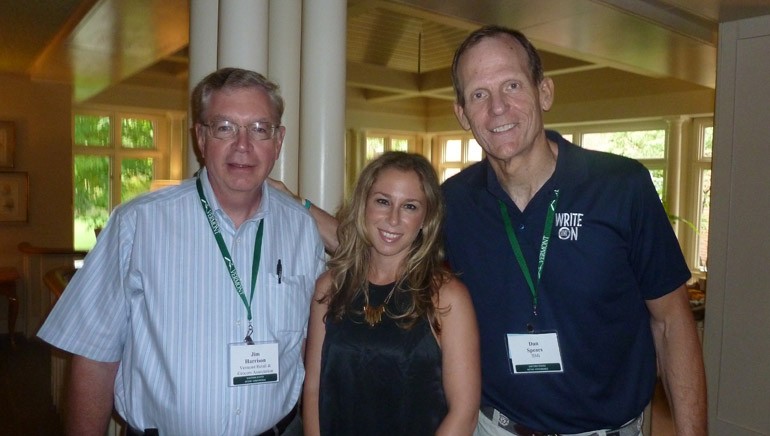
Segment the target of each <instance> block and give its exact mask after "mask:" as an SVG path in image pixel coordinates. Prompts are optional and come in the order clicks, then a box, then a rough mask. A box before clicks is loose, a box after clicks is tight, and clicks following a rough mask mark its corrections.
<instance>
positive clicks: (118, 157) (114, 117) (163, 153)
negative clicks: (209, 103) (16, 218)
mask: <svg viewBox="0 0 770 436" xmlns="http://www.w3.org/2000/svg"><path fill="white" fill-rule="evenodd" d="M78 116H95V117H108V118H109V119H110V132H109V142H108V144H106V145H104V146H85V145H81V144H76V143H75V119H76V117H78ZM123 119H142V120H150V121H151V122H152V125H153V142H154V147H153V148H128V147H123V145H122V127H123V126H122V120H123ZM70 125H71V126H72V130H71V150H72V154H71V162H70V165H71V166H72V167H74V165H75V158H76V156H86V157H90V156H94V157H103V158H107V160H108V167H109V174H107V177H108V179H107V180H108V182H107V183H108V186H109V189H108V191H109V192H108V193H107V196H108V200H107V201H108V205H107V208H108V210H107V213H108V214H111V213H112V211H113V210H114V209H115V207H117V206H118V205H119V204H120V203H121V195H122V193H121V191H122V180H121V173H122V164H123V161H125V160H128V159H144V158H151V159H152V166H153V180H158V179H169V178H170V177H172V176H173V177H176V178H179V177H180V175H181V174H182V171H183V166H184V159H185V154H186V148H187V144H188V130H187V127H186V125H187V114H186V113H183V112H178V111H162V110H154V109H139V108H127V107H120V106H106V105H105V106H102V105H82V106H75V107H73V108H72V117H71V124H70ZM70 183H71V184H72V185H73V186H74V184H75V172H74V171H73V172H72V180H71V181H70ZM74 195H75V192H74V191H73V196H74ZM74 201H75V199H74V198H73V203H74ZM72 213H73V215H72V222H73V224H74V223H75V209H74V208H73V210H72ZM75 239H76V238H75ZM74 242H75V243H76V244H81V245H82V244H83V242H82V241H80V242H78V241H74ZM86 245H88V244H87V243H86ZM75 248H77V249H81V248H83V247H82V246H80V245H76V247H75Z"/></svg>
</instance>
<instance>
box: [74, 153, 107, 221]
mask: <svg viewBox="0 0 770 436" xmlns="http://www.w3.org/2000/svg"><path fill="white" fill-rule="evenodd" d="M109 186H110V161H109V158H107V157H103V156H82V155H81V156H75V220H76V221H81V222H83V223H85V224H86V226H87V227H88V228H90V229H95V228H99V227H103V226H104V223H106V222H107V218H108V216H109V210H110V208H109V203H110V192H109Z"/></svg>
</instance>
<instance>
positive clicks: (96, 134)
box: [75, 115, 110, 147]
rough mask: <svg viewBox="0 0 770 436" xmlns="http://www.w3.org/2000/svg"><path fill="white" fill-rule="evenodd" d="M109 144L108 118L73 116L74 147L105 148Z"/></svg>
mask: <svg viewBox="0 0 770 436" xmlns="http://www.w3.org/2000/svg"><path fill="white" fill-rule="evenodd" d="M109 144H110V117H103V116H99V115H75V145H82V146H86V147H106V146H108V145H109Z"/></svg>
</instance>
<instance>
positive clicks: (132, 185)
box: [73, 110, 168, 250]
mask: <svg viewBox="0 0 770 436" xmlns="http://www.w3.org/2000/svg"><path fill="white" fill-rule="evenodd" d="M164 123H165V119H164V118H163V117H160V116H156V115H148V114H133V113H123V112H115V111H88V110H76V111H75V115H74V119H73V126H74V127H73V132H74V138H73V174H74V180H73V183H74V197H75V198H74V206H75V207H74V209H75V210H74V213H75V216H74V240H75V244H74V245H75V249H77V250H88V249H90V248H91V247H93V244H94V243H95V232H94V231H95V229H99V228H101V227H103V226H104V224H105V223H106V222H107V218H108V217H109V214H110V212H111V211H112V209H113V208H114V207H115V206H117V205H118V204H120V203H122V202H125V201H128V200H130V199H132V198H134V197H136V196H137V195H139V194H141V193H144V192H147V191H148V190H149V188H150V183H151V182H152V180H153V179H154V178H156V176H160V178H162V177H165V176H166V174H165V172H164V173H163V174H160V175H159V174H157V172H158V169H159V168H161V166H159V163H162V162H165V161H166V160H167V159H168V151H167V149H168V146H167V144H166V143H165V141H161V140H159V138H160V135H159V133H160V132H162V131H164V126H165V124H164Z"/></svg>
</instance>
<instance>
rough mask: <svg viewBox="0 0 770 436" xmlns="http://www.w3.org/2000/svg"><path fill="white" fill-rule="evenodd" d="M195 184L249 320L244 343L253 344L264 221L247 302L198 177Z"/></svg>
mask: <svg viewBox="0 0 770 436" xmlns="http://www.w3.org/2000/svg"><path fill="white" fill-rule="evenodd" d="M195 184H196V186H197V187H198V197H200V199H201V206H203V211H204V212H205V213H206V218H207V219H208V221H209V226H211V232H212V233H214V238H215V239H216V240H217V245H219V251H220V252H221V253H222V259H223V260H224V261H225V266H226V267H227V272H228V273H229V274H230V279H232V281H233V285H235V291H236V292H237V293H238V296H239V297H241V301H243V305H244V306H246V314H247V315H248V318H247V319H248V320H249V330H248V331H247V332H246V339H245V341H246V342H247V343H249V344H253V343H254V341H253V340H252V339H251V333H252V332H253V331H254V327H253V326H252V324H251V301H252V300H253V299H254V289H255V287H256V284H257V274H258V273H259V258H260V257H261V254H262V227H263V226H262V225H263V224H264V220H260V221H259V228H258V229H257V237H256V240H255V241H254V258H253V260H252V262H251V295H249V299H248V300H247V299H246V293H245V292H244V291H243V284H242V283H241V278H240V277H239V276H238V271H236V270H235V263H233V260H232V258H231V256H230V251H229V250H228V249H227V245H225V240H224V239H222V232H221V231H220V230H219V223H217V219H216V217H215V216H214V211H213V210H211V206H209V202H208V200H206V196H205V195H204V194H203V185H202V184H201V179H200V177H198V179H197V180H196V182H195Z"/></svg>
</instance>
